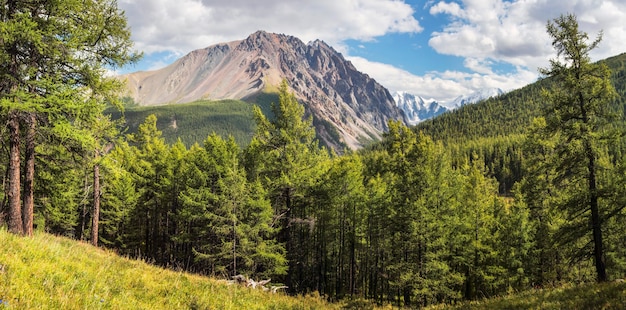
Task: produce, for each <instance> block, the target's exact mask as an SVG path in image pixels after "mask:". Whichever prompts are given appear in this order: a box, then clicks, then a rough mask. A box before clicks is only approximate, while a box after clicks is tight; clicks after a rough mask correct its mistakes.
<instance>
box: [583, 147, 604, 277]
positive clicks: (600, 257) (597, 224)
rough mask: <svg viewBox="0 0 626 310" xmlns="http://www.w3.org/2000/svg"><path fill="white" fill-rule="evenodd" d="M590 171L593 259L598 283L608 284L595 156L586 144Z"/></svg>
mask: <svg viewBox="0 0 626 310" xmlns="http://www.w3.org/2000/svg"><path fill="white" fill-rule="evenodd" d="M586 149H587V159H588V165H589V167H588V169H589V195H590V201H589V207H590V209H591V229H592V233H593V257H594V260H595V265H596V273H597V277H598V278H597V280H598V282H606V280H607V277H606V265H605V263H604V250H603V245H602V223H601V219H600V211H599V209H598V190H597V184H596V173H595V156H594V155H593V152H592V150H591V146H590V145H589V142H586Z"/></svg>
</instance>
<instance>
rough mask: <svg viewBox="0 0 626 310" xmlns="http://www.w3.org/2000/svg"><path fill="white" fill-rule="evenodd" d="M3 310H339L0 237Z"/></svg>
mask: <svg viewBox="0 0 626 310" xmlns="http://www.w3.org/2000/svg"><path fill="white" fill-rule="evenodd" d="M0 265H2V266H1V267H0V300H2V302H0V309H337V308H339V307H340V305H338V304H330V303H327V302H325V301H324V300H322V299H321V298H319V297H316V296H300V297H291V296H287V295H285V294H281V293H278V294H272V293H269V292H263V291H261V290H253V289H250V288H245V287H242V286H238V285H227V284H226V282H225V281H222V280H216V279H212V278H207V277H202V276H199V275H193V274H188V273H184V272H176V271H172V270H167V269H163V268H159V267H155V266H152V265H149V264H147V263H145V262H143V261H140V260H133V259H128V258H123V257H119V256H118V255H116V254H115V253H114V252H111V251H108V250H103V249H99V248H95V247H93V246H91V245H89V244H87V243H83V242H78V241H74V240H70V239H66V238H63V237H57V236H52V235H49V234H45V233H36V234H35V236H34V237H32V238H29V237H19V236H15V235H13V234H10V233H8V232H7V231H6V229H0Z"/></svg>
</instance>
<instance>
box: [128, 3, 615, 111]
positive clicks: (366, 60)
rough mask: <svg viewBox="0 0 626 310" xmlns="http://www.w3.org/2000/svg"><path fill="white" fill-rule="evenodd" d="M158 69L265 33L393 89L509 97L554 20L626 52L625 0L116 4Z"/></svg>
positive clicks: (544, 56)
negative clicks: (347, 64)
mask: <svg viewBox="0 0 626 310" xmlns="http://www.w3.org/2000/svg"><path fill="white" fill-rule="evenodd" d="M118 1H119V2H118V3H119V6H120V8H121V9H122V10H124V11H125V12H126V16H127V18H128V22H129V25H130V27H131V31H132V33H133V36H132V38H133V40H134V42H135V46H136V48H137V49H138V50H141V51H143V52H144V55H145V57H144V59H143V60H142V61H141V62H140V63H138V64H136V65H134V66H132V67H128V68H122V69H121V70H119V71H118V72H120V73H126V72H132V71H139V70H153V69H158V68H162V67H164V66H166V65H168V64H171V63H172V62H173V61H175V60H176V59H177V58H179V57H182V56H183V55H185V54H186V53H189V52H191V51H192V50H194V49H199V48H204V47H207V46H210V45H212V44H216V43H221V42H228V41H233V40H241V39H244V38H246V37H247V36H248V35H249V34H251V33H253V32H255V31H257V30H265V31H269V32H276V33H284V34H288V35H293V36H296V37H298V38H300V39H301V40H302V41H304V42H308V41H312V40H315V39H321V40H323V41H325V42H326V43H328V44H330V45H331V46H333V47H334V48H335V49H336V50H338V51H339V52H341V53H342V54H343V55H344V57H346V58H347V59H348V60H350V61H351V62H352V63H353V64H354V65H355V66H356V67H357V69H359V70H360V71H362V72H365V73H367V74H369V75H370V76H372V77H373V78H375V79H376V80H377V81H378V82H379V83H381V84H382V85H384V86H385V87H387V88H388V89H389V90H390V91H392V92H393V91H408V92H410V93H413V94H415V95H419V96H422V97H424V98H425V99H431V98H432V99H435V100H438V101H440V102H444V103H445V102H449V101H451V100H453V99H454V98H456V97H457V96H460V95H466V94H470V93H472V92H473V91H476V90H479V89H481V88H490V87H498V88H501V89H503V90H505V91H508V90H512V89H515V88H519V87H522V86H524V85H526V84H528V83H531V82H533V81H535V80H536V79H537V78H538V74H537V68H539V67H545V66H547V65H548V60H549V59H550V58H553V57H554V52H553V50H552V47H551V45H550V39H549V37H548V36H547V34H546V32H545V25H546V22H547V21H548V20H550V19H553V18H556V17H558V16H559V15H560V14H564V13H574V14H576V15H577V17H578V21H579V24H580V28H581V30H583V31H585V32H588V33H589V35H590V37H592V38H595V36H596V35H597V34H598V33H599V32H600V30H602V31H603V41H602V43H601V44H600V46H599V48H598V49H597V50H595V51H594V52H593V53H592V58H594V60H598V59H602V58H606V57H609V56H613V55H617V54H620V53H623V52H626V43H625V42H626V26H625V24H624V23H623V21H624V20H626V1H623V0H604V1H602V0H568V1H555V0H445V1H438V0H405V1H401V0H315V1H311V0H287V1H285V0H256V1H251V0H176V1H173V0H118Z"/></svg>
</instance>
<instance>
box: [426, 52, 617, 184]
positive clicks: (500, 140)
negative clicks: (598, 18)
mask: <svg viewBox="0 0 626 310" xmlns="http://www.w3.org/2000/svg"><path fill="white" fill-rule="evenodd" d="M602 62H604V63H606V64H607V66H608V67H609V69H610V70H611V72H612V74H611V80H612V83H613V85H614V87H615V89H616V91H617V93H618V97H617V98H616V100H615V101H614V102H613V104H612V109H614V111H615V113H620V115H623V114H622V113H623V111H624V104H626V53H625V54H621V55H618V56H614V57H611V58H608V59H605V60H603V61H602ZM550 83H551V81H550V79H549V78H548V79H541V80H538V81H537V82H535V83H533V84H530V85H527V86H525V87H523V88H520V89H517V90H514V91H511V92H509V93H507V94H504V95H502V96H499V97H496V98H490V99H488V100H485V101H482V102H479V103H477V104H474V105H466V106H463V107H461V108H459V109H457V110H454V111H452V112H449V113H445V114H442V115H440V116H438V117H436V118H434V119H431V120H427V121H424V122H422V123H420V124H418V125H417V126H415V127H414V130H415V131H419V132H422V133H424V134H426V135H428V136H431V137H432V138H433V139H434V140H436V141H441V142H442V143H443V144H444V145H446V147H447V148H448V149H449V150H450V152H451V154H452V155H453V156H452V158H453V159H454V161H455V164H456V165H460V164H461V163H462V162H463V161H465V160H469V159H471V158H480V159H482V160H484V162H485V165H486V168H487V170H488V173H489V174H490V175H491V176H493V177H495V178H496V179H497V180H498V182H499V183H500V187H499V188H500V193H502V194H508V193H509V192H510V190H511V187H512V185H513V184H514V183H515V182H516V181H518V180H519V179H520V178H521V170H522V167H521V166H522V159H523V156H522V151H521V146H522V142H523V141H524V135H525V133H526V132H527V130H528V129H529V128H530V125H531V123H532V120H533V119H534V118H536V117H538V116H541V114H542V108H543V107H544V102H543V99H542V96H541V92H542V89H549V88H550ZM618 119H619V121H618V122H617V123H616V124H614V126H618V127H623V126H626V124H625V123H624V117H620V118H618Z"/></svg>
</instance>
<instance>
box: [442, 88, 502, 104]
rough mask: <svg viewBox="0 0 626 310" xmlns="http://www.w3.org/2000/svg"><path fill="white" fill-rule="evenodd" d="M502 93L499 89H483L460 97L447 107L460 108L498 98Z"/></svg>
mask: <svg viewBox="0 0 626 310" xmlns="http://www.w3.org/2000/svg"><path fill="white" fill-rule="evenodd" d="M503 94H504V91H503V90H502V89H500V88H483V89H479V90H477V91H475V92H473V93H471V94H469V95H461V96H458V97H457V98H456V99H454V100H453V101H452V103H451V104H450V105H449V106H451V107H453V108H458V107H462V106H464V105H466V104H472V103H477V102H479V101H482V100H485V99H489V98H491V97H498V96H500V95H503Z"/></svg>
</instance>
